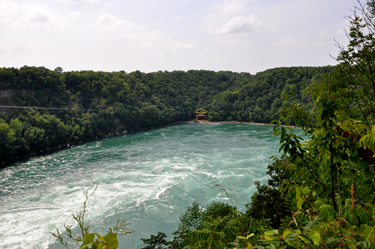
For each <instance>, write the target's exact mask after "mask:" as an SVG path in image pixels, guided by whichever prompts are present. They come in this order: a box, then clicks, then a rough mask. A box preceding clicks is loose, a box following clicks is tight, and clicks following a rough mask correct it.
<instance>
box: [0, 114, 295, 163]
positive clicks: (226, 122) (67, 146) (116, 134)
mask: <svg viewBox="0 0 375 249" xmlns="http://www.w3.org/2000/svg"><path fill="white" fill-rule="evenodd" d="M181 124H207V125H210V124H248V125H266V126H275V125H274V124H268V123H256V122H240V121H215V122H211V121H206V120H195V119H192V120H188V121H179V122H174V123H171V124H166V125H159V126H152V127H149V128H144V129H138V130H134V131H123V132H118V131H117V132H114V133H108V134H106V135H104V136H96V137H93V138H92V139H89V140H86V141H78V142H72V143H68V144H62V145H59V146H57V147H54V148H46V149H44V150H40V151H34V152H30V153H29V154H27V155H24V156H21V157H16V158H13V159H12V160H7V161H0V169H1V168H6V167H7V166H9V165H10V164H12V163H15V162H17V161H20V160H24V159H28V158H32V157H35V156H38V155H42V154H45V153H50V152H55V151H59V150H64V149H68V148H69V147H72V146H76V145H81V144H84V143H87V142H92V141H97V140H100V139H104V138H109V137H116V136H122V135H125V134H128V133H135V132H143V131H147V130H153V129H159V128H164V127H168V126H174V125H181ZM282 126H284V127H291V128H296V129H301V128H300V127H296V126H286V125H282Z"/></svg>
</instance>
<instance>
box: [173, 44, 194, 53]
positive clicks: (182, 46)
mask: <svg viewBox="0 0 375 249" xmlns="http://www.w3.org/2000/svg"><path fill="white" fill-rule="evenodd" d="M193 48H195V45H192V44H186V43H185V44H183V43H177V44H176V45H174V47H173V51H177V50H182V49H193Z"/></svg>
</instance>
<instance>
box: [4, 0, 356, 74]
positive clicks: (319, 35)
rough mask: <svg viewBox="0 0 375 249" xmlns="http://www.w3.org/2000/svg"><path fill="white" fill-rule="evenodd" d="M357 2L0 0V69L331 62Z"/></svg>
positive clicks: (250, 67) (237, 67)
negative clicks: (336, 43)
mask: <svg viewBox="0 0 375 249" xmlns="http://www.w3.org/2000/svg"><path fill="white" fill-rule="evenodd" d="M355 5H357V2H356V0H121V1H120V0H28V1H25V0H0V67H17V68H19V67H22V66H24V65H28V66H37V67H39V66H44V67H46V68H49V69H51V70H53V69H54V68H56V67H62V68H63V69H64V71H81V70H94V71H109V72H112V71H120V70H124V71H125V72H132V71H135V70H140V71H142V72H156V71H159V70H162V71H165V70H167V71H174V70H183V71H187V70H191V69H193V70H200V69H203V70H213V71H221V70H224V71H227V70H229V71H233V72H249V73H251V74H255V73H257V72H260V71H264V70H266V69H271V68H275V67H291V66H326V65H335V64H336V61H335V60H334V59H333V58H332V57H331V55H332V56H336V55H337V54H338V48H337V47H336V46H335V40H336V41H337V42H338V43H339V44H341V45H346V44H347V38H346V35H345V32H344V29H348V27H349V22H348V21H347V19H346V17H347V16H350V15H352V14H353V13H352V11H351V10H352V9H354V6H355Z"/></svg>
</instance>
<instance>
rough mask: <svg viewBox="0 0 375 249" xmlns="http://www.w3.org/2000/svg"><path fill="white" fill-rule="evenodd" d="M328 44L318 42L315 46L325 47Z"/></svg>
mask: <svg viewBox="0 0 375 249" xmlns="http://www.w3.org/2000/svg"><path fill="white" fill-rule="evenodd" d="M325 44H326V43H325V42H317V43H315V44H314V45H315V46H323V45H325Z"/></svg>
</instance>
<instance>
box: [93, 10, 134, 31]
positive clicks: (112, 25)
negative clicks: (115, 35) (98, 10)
mask: <svg viewBox="0 0 375 249" xmlns="http://www.w3.org/2000/svg"><path fill="white" fill-rule="evenodd" d="M94 25H95V26H96V27H98V28H100V29H101V30H129V29H132V28H136V26H135V24H134V23H132V22H129V21H126V20H121V19H118V18H117V17H114V16H112V15H110V14H108V13H106V14H103V15H101V16H100V17H99V20H98V21H97V22H96V23H95V24H94Z"/></svg>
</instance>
